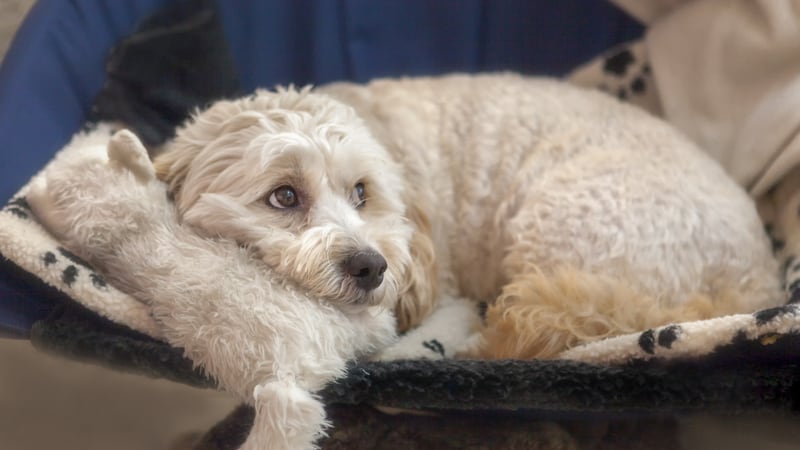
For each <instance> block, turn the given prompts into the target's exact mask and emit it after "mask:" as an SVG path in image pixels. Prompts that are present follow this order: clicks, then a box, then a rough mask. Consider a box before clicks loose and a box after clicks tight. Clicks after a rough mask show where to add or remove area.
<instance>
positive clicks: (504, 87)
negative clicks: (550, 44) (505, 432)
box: [155, 74, 782, 358]
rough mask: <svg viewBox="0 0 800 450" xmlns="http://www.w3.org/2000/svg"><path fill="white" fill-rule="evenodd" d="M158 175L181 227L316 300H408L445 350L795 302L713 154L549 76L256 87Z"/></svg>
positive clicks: (403, 322) (402, 305) (552, 351)
mask: <svg viewBox="0 0 800 450" xmlns="http://www.w3.org/2000/svg"><path fill="white" fill-rule="evenodd" d="M155 167H156V171H157V175H158V177H159V178H160V179H162V180H164V181H165V182H166V183H167V184H168V185H169V189H170V192H171V194H172V195H173V196H174V199H175V202H176V205H177V208H178V212H179V215H180V216H181V217H183V218H184V220H185V221H186V222H187V223H190V224H191V225H192V226H194V227H196V229H198V230H200V232H201V233H204V234H206V235H210V236H225V237H229V238H232V239H234V240H236V241H237V242H239V243H240V244H241V245H245V246H249V247H252V248H254V249H256V250H257V252H258V254H259V255H260V257H261V258H262V260H263V261H264V262H265V263H266V264H267V265H268V266H270V267H271V268H273V270H275V271H276V272H277V273H278V274H279V275H281V276H284V277H287V278H289V279H292V280H294V281H295V282H296V283H298V284H299V285H300V286H302V287H303V288H304V289H306V290H307V291H308V292H309V293H310V294H311V295H313V296H320V297H322V298H325V299H327V300H328V301H331V302H333V303H337V304H340V305H347V304H349V303H352V302H356V303H359V302H366V303H369V304H382V305H385V306H387V307H392V308H394V309H395V311H396V316H397V320H398V328H399V330H400V331H401V332H404V331H408V330H412V331H411V332H410V333H409V334H408V336H411V337H413V336H415V334H416V335H422V336H423V337H422V338H418V339H417V340H418V341H423V340H424V339H425V338H424V336H427V334H431V333H433V332H434V331H435V329H437V328H441V327H442V326H443V324H446V325H451V326H454V327H455V326H457V324H458V323H459V322H460V323H461V324H462V325H461V326H462V329H463V330H464V331H463V332H460V333H455V334H454V335H453V336H452V339H451V342H449V345H446V346H445V347H446V348H448V349H450V352H451V354H449V355H447V356H452V355H453V354H461V355H467V356H470V355H471V356H479V357H484V358H551V357H555V356H557V355H558V354H559V353H560V352H562V351H564V350H566V349H569V348H571V347H574V346H576V345H579V344H582V343H586V342H591V341H595V340H599V339H603V338H606V337H609V336H614V335H618V334H622V333H630V332H635V331H640V330H642V329H647V328H650V327H654V326H658V325H663V324H666V323H670V322H674V321H687V320H696V319H704V318H709V317H714V316H720V315H725V314H730V313H735V312H744V311H752V310H756V309H759V308H764V307H769V306H774V305H777V304H779V303H780V302H781V299H782V294H781V288H780V282H779V276H778V268H777V263H776V261H775V258H774V257H773V255H772V252H771V249H770V244H769V241H768V238H767V236H766V235H765V232H764V230H763V226H762V223H761V221H760V220H759V217H758V215H757V213H756V209H755V206H754V204H753V202H752V200H751V199H750V198H749V197H748V196H747V195H746V194H745V192H743V190H742V189H741V188H740V187H739V186H737V185H736V184H735V183H734V182H733V181H732V180H731V179H730V178H729V177H728V176H727V175H726V174H725V173H724V171H723V170H722V169H721V168H720V167H719V166H718V164H717V163H716V162H714V161H713V160H711V159H710V158H709V157H708V156H706V155H705V154H704V153H703V152H702V151H701V150H699V149H698V148H697V147H696V146H695V145H693V144H692V143H691V142H690V141H689V140H687V139H686V138H684V137H683V136H682V135H680V133H678V132H677V131H675V130H674V129H673V128H671V127H670V126H669V125H667V124H666V123H664V122H662V121H661V120H658V119H656V118H654V117H652V116H650V115H648V114H646V113H644V112H642V111H640V110H638V109H636V108H634V107H632V106H628V105H625V104H623V103H621V102H619V101H617V100H616V99H613V98H611V97H609V96H607V95H605V94H603V93H600V92H596V91H590V90H586V89H583V88H579V87H574V86H571V85H568V84H566V83H563V82H559V81H555V80H550V79H542V78H532V77H524V76H519V75H515V74H487V75H477V76H470V75H450V76H443V77H429V78H408V79H399V80H398V79H386V80H377V81H373V82H371V83H369V84H366V85H358V84H351V83H335V84H331V85H327V86H322V87H319V88H317V89H316V90H314V91H311V90H309V89H303V90H297V89H282V90H278V91H276V92H268V91H259V92H257V93H256V94H254V95H253V96H251V97H248V98H244V99H239V100H234V101H222V102H219V103H217V104H215V105H213V106H212V107H211V108H209V109H208V110H206V111H204V112H201V113H200V114H198V115H197V116H196V117H195V118H194V120H192V121H190V122H189V123H188V124H187V125H186V126H185V127H183V128H182V129H180V130H178V132H177V135H176V137H175V138H174V139H173V140H172V141H171V142H170V143H169V144H168V145H166V147H165V148H164V152H163V153H162V154H161V155H160V156H159V157H158V158H156V160H155ZM353 255H371V256H366V257H361V258H359V259H357V262H358V264H356V265H355V266H354V265H353V263H352V262H353ZM376 255H380V256H376ZM384 267H387V268H385V275H384V279H383V281H382V282H381V280H380V273H381V271H383V270H384ZM375 274H378V275H375ZM365 280H366V281H365ZM478 302H486V303H487V304H488V305H489V306H488V310H487V311H486V318H485V324H484V325H483V326H482V325H481V320H480V318H479V317H478V315H477V313H475V312H473V311H475V310H474V308H473V309H470V308H472V307H471V306H470V305H475V304H476V303H478ZM437 308H438V309H437ZM432 311H433V316H431V317H428V316H429V315H430V314H431V313H432ZM436 311H438V316H437V312H436ZM425 318H428V320H426V323H427V322H430V323H431V324H433V325H428V327H427V328H428V330H427V331H425V327H424V326H423V327H417V326H418V325H419V324H420V323H421V322H422V321H423V319H425ZM415 327H417V328H416V329H415ZM431 328H433V330H432V329H431ZM473 333H474V334H473ZM469 336H471V337H469ZM389 355H390V356H391V357H402V356H404V355H405V353H404V352H403V351H399V352H394V353H393V352H392V351H391V349H390V350H389Z"/></svg>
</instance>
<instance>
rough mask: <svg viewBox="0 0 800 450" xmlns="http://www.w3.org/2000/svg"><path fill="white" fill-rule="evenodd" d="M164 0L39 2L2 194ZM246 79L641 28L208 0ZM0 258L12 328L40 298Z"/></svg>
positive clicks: (602, 37) (411, 62) (403, 3)
mask: <svg viewBox="0 0 800 450" xmlns="http://www.w3.org/2000/svg"><path fill="white" fill-rule="evenodd" d="M167 2H168V0H125V1H117V0H40V1H39V2H38V3H37V4H36V5H35V6H34V7H33V9H32V10H31V12H30V14H29V15H28V17H27V18H26V20H25V22H24V23H23V25H22V27H21V28H20V30H19V32H18V33H17V36H16V38H15V40H14V42H13V45H12V47H11V48H10V50H9V52H8V54H7V56H6V58H5V60H4V61H3V65H2V67H0V201H4V200H6V199H8V198H10V197H11V196H12V195H13V193H14V192H15V191H16V190H17V189H18V188H19V187H20V186H22V185H23V184H24V183H25V182H27V181H28V179H29V178H30V177H31V176H32V175H33V174H34V173H35V172H36V171H37V170H38V169H40V168H41V167H42V166H43V165H44V164H45V163H46V162H47V161H48V160H49V159H50V158H51V156H52V155H53V153H54V152H55V151H56V150H58V149H59V148H60V147H62V146H63V145H64V144H65V143H66V142H67V140H68V139H69V137H70V136H71V135H72V134H74V133H75V132H76V131H77V130H78V129H79V128H80V126H81V124H82V123H83V122H84V120H85V118H86V116H87V114H88V112H89V108H90V106H91V102H92V99H93V98H94V96H95V95H96V94H97V92H98V91H99V90H100V88H101V86H102V84H103V81H104V62H105V58H106V55H107V54H108V51H109V50H110V48H111V47H112V46H113V45H114V44H115V43H116V42H117V41H118V40H119V39H120V38H121V37H123V36H125V35H127V34H130V33H131V32H132V31H133V29H134V27H135V25H136V23H137V22H138V21H140V20H141V19H142V18H143V17H146V16H147V15H148V14H150V13H152V12H153V11H155V10H156V9H158V8H159V7H160V6H163V5H164V4H166V3H167ZM218 5H219V8H220V16H221V19H222V23H223V26H224V28H225V33H226V35H227V36H228V41H229V44H230V47H231V51H232V54H233V57H234V60H235V63H236V69H237V72H238V74H239V77H240V81H241V85H242V87H243V89H245V90H252V89H254V88H256V87H260V86H267V87H271V86H274V85H275V84H288V83H295V84H301V85H302V84H308V83H324V82H328V81H333V80H345V79H348V80H355V81H367V80H369V79H371V78H375V77H379V76H400V75H423V74H438V73H443V72H453V71H465V72H476V71H496V70H516V71H520V72H524V73H537V74H549V75H561V74H563V73H564V72H565V71H567V70H568V69H570V68H572V67H574V66H575V65H576V64H578V63H580V62H583V61H585V60H587V59H589V58H590V57H592V56H594V55H596V54H597V53H599V52H601V51H603V50H605V49H607V48H609V47H611V46H612V45H614V44H616V43H619V42H622V41H625V40H630V39H633V38H636V37H638V36H639V35H640V34H641V27H640V26H639V25H638V24H636V23H634V22H633V21H632V20H630V19H629V18H627V17H626V16H624V15H623V14H622V13H621V12H619V11H617V10H615V9H614V8H613V7H612V6H609V5H607V4H606V3H605V2H597V1H594V2H587V1H585V0H561V1H558V2H554V1H551V0H540V1H533V0H502V1H494V0H437V1H430V0H379V1H378V0H340V1H324V0H318V1H314V0H230V1H228V0H226V1H219V2H218ZM39 288H40V286H37V283H36V282H35V280H22V279H21V277H20V275H19V272H18V271H17V270H16V269H15V267H14V266H13V265H12V264H10V263H9V262H8V261H4V260H2V258H0V330H2V329H5V330H6V331H12V332H17V333H21V334H24V333H25V332H26V331H27V330H28V329H29V328H30V325H31V323H32V322H33V321H34V320H37V319H38V318H40V317H41V315H42V314H44V313H46V311H47V310H48V308H47V305H49V304H50V303H51V302H52V298H50V297H51V296H48V295H44V294H43V293H42V292H41V291H40V290H39Z"/></svg>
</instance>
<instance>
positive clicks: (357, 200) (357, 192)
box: [352, 183, 367, 208]
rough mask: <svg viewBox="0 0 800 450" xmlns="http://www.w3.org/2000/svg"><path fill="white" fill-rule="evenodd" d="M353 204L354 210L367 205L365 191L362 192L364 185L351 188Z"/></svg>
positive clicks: (359, 184) (360, 184) (358, 184)
mask: <svg viewBox="0 0 800 450" xmlns="http://www.w3.org/2000/svg"><path fill="white" fill-rule="evenodd" d="M352 195H353V204H355V205H356V208H361V207H362V206H364V204H365V203H367V191H366V190H364V183H357V184H356V186H355V187H354V188H353V194H352Z"/></svg>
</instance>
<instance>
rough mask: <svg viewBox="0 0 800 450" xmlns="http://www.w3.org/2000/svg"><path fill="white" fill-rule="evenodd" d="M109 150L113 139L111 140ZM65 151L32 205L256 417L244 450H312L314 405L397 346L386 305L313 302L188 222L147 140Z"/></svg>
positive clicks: (35, 190) (318, 415) (231, 244)
mask: <svg viewBox="0 0 800 450" xmlns="http://www.w3.org/2000/svg"><path fill="white" fill-rule="evenodd" d="M106 140H107V139H106ZM87 143H89V144H90V145H87V146H85V147H83V148H81V149H79V150H78V151H77V152H69V151H65V152H64V155H69V157H65V158H61V159H59V160H57V161H55V162H54V163H52V164H51V165H50V166H49V167H48V168H47V169H46V170H45V172H44V173H43V174H42V175H41V176H40V177H38V178H36V179H35V180H34V181H33V183H32V185H31V189H30V191H29V193H28V200H29V202H30V205H31V207H32V209H33V210H34V212H35V214H36V216H37V217H38V218H39V219H40V221H41V222H42V224H43V225H44V226H45V227H47V228H48V229H49V230H50V231H51V232H52V233H54V234H55V235H56V236H57V237H59V238H60V240H61V241H62V243H63V244H64V245H66V246H67V247H69V248H71V249H73V250H74V251H76V252H77V253H78V254H79V255H81V256H82V257H84V258H86V259H87V260H88V261H90V262H91V263H92V264H93V265H95V266H96V267H98V268H101V269H102V270H103V272H104V273H105V274H106V276H107V277H108V279H109V280H110V281H111V282H112V284H114V285H116V286H118V287H120V288H121V289H122V290H124V291H125V292H128V293H130V294H132V295H133V296H135V297H136V298H139V299H141V300H143V301H146V302H147V303H148V304H149V305H150V308H151V311H152V314H153V316H154V318H155V320H156V321H157V322H158V324H159V325H160V326H161V327H162V330H161V331H162V333H161V334H162V335H163V336H164V338H165V339H166V340H167V341H168V342H169V343H170V344H172V345H173V346H175V347H178V348H182V349H183V350H184V352H185V354H186V356H187V357H189V358H190V359H192V361H194V362H195V363H196V364H197V365H199V366H200V367H202V368H203V369H204V370H205V371H206V372H207V373H208V374H209V375H211V376H212V377H214V378H215V379H216V380H217V381H218V383H219V385H220V386H221V387H222V388H224V389H226V390H228V391H230V392H232V393H234V394H236V395H237V396H239V397H240V398H241V399H242V400H243V401H246V402H248V403H250V404H252V405H254V406H255V408H256V416H255V423H254V425H253V430H252V432H251V433H250V435H249V437H248V439H247V441H246V443H245V444H244V446H243V447H242V449H247V450H255V449H259V450H260V449H305V448H311V447H312V446H313V442H314V441H315V440H316V439H317V438H318V437H319V436H320V435H321V434H322V433H323V430H324V428H325V427H326V422H325V413H324V409H323V405H322V404H321V403H320V401H319V400H318V399H317V398H316V397H315V396H314V392H317V391H318V390H320V389H321V388H322V387H323V386H324V385H325V384H327V383H328V382H330V381H331V380H332V379H334V378H336V377H338V376H340V375H342V374H343V372H344V369H345V364H346V362H347V361H348V360H352V359H354V358H358V357H362V356H365V355H368V354H370V353H372V352H374V351H376V350H377V349H379V348H383V347H385V346H387V345H388V344H390V343H391V342H393V340H394V339H395V332H394V328H395V321H394V317H393V315H392V314H391V313H390V311H389V309H387V308H385V307H382V306H368V305H362V306H360V307H355V306H351V307H350V308H347V310H343V309H341V308H337V307H335V306H334V305H332V304H330V303H329V302H326V301H323V300H319V299H317V298H315V297H311V296H309V295H308V293H307V291H306V290H304V289H298V288H297V286H296V285H294V284H292V283H291V282H288V280H284V279H283V278H282V277H280V276H277V275H276V274H275V273H274V271H273V270H272V269H270V268H269V267H268V266H266V265H264V264H262V263H260V262H259V261H258V260H257V258H255V257H254V255H253V252H252V250H250V249H247V248H242V247H241V246H239V245H238V244H237V243H236V242H235V241H232V240H228V239H224V238H223V239H203V238H201V237H199V236H198V235H197V234H196V232H195V231H193V230H190V229H188V228H187V227H186V226H184V225H181V224H179V223H178V217H177V214H176V211H175V208H174V207H173V204H172V203H171V202H169V201H168V199H167V190H166V186H165V185H164V184H163V183H161V182H159V181H158V180H157V179H155V178H154V168H153V166H152V165H151V163H150V161H149V159H148V158H147V153H146V152H145V149H144V148H143V147H142V146H141V144H140V143H139V141H138V139H137V138H136V137H135V136H134V135H133V134H131V133H129V132H127V131H121V132H119V133H117V134H115V135H114V136H113V137H112V138H111V141H110V143H108V150H106V144H107V142H100V141H97V140H96V139H94V140H84V139H80V138H79V139H76V141H75V142H73V144H72V145H76V146H81V145H83V144H87Z"/></svg>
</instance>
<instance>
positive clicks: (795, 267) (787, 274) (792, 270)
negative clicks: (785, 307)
mask: <svg viewBox="0 0 800 450" xmlns="http://www.w3.org/2000/svg"><path fill="white" fill-rule="evenodd" d="M783 276H784V280H786V281H785V289H786V295H787V297H788V299H789V301H788V302H789V303H790V304H800V260H798V258H797V256H795V255H790V256H788V257H787V259H786V263H785V270H784V272H783Z"/></svg>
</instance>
